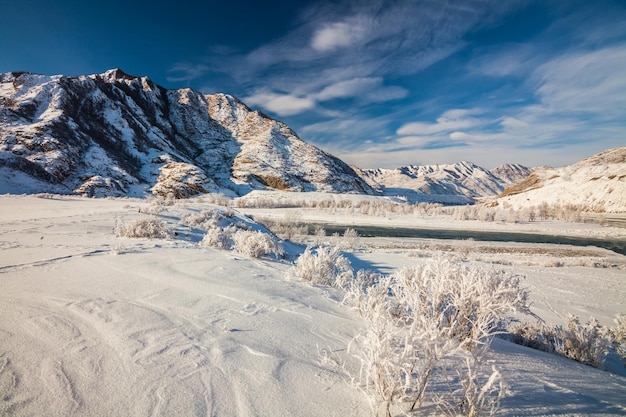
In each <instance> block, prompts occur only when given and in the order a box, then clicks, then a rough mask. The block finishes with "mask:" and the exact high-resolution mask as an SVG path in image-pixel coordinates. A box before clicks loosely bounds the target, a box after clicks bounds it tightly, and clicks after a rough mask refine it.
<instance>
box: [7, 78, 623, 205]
mask: <svg viewBox="0 0 626 417" xmlns="http://www.w3.org/2000/svg"><path fill="white" fill-rule="evenodd" d="M572 169H573V168H572ZM543 172H544V171H543V170H539V171H534V172H533V170H532V169H530V168H527V167H524V166H521V165H517V164H505V165H502V166H500V167H498V168H496V169H493V170H486V169H484V168H481V167H479V166H477V165H475V164H472V163H470V162H460V163H457V164H449V165H426V166H408V167H402V168H397V169H359V168H357V167H350V166H348V165H347V164H346V163H345V162H343V161H341V160H340V159H338V158H336V157H334V156H332V155H330V154H328V153H327V152H324V151H322V150H321V149H319V148H317V147H315V146H313V145H311V144H309V143H307V142H305V141H303V140H301V139H300V138H299V137H298V136H297V134H296V133H295V132H294V131H293V130H292V129H290V128H289V127H288V126H287V125H285V124H284V123H281V122H279V121H276V120H274V119H271V118H270V117H268V116H266V115H265V114H263V113H261V112H259V111H253V110H251V109H250V108H249V107H247V106H246V105H245V104H244V103H243V102H241V101H239V100H238V99H236V98H234V97H232V96H229V95H226V94H202V93H200V92H197V91H194V90H191V89H176V90H167V89H165V88H163V87H161V86H159V85H156V84H155V83H153V82H152V81H151V80H150V79H149V78H147V77H136V76H132V75H129V74H126V73H124V72H123V71H121V70H119V69H114V70H110V71H107V72H105V73H103V74H95V75H86V76H78V77H66V76H62V75H56V76H45V75H37V74H31V73H17V72H11V73H5V74H0V193H6V192H10V193H37V192H52V193H62V194H79V195H85V196H97V197H103V196H144V195H145V194H146V193H148V192H152V193H154V194H157V195H163V196H165V195H173V196H175V197H178V198H184V197H189V196H192V195H196V194H200V193H205V192H222V193H225V194H229V195H232V196H235V195H243V194H246V193H247V192H249V191H251V190H255V189H279V190H286V191H304V192H308V191H323V192H333V193H358V194H381V195H393V196H400V197H403V198H405V199H406V200H408V201H412V202H416V201H430V202H441V203H450V204H466V203H472V202H474V199H476V198H481V197H493V196H496V195H498V194H500V193H502V192H503V191H504V192H505V194H506V193H508V198H509V199H512V198H513V197H512V194H515V193H517V191H515V190H519V192H522V191H524V192H526V191H528V190H526V189H525V188H523V187H524V186H519V187H521V188H515V187H514V188H507V187H510V186H512V185H513V184H515V183H519V182H520V181H523V180H525V179H526V180H525V181H529V179H531V180H530V182H532V183H533V184H535V185H536V184H538V183H539V182H540V183H541V184H543V185H545V186H547V185H549V184H552V182H550V181H551V180H550V179H548V177H549V176H550V175H548V174H545V175H544V174H543ZM590 172H591V171H590ZM594 172H595V171H594ZM611 172H612V171H611ZM529 175H530V177H529ZM554 175H556V174H554ZM559 175H560V176H561V177H564V176H563V175H561V174H559ZM611 175H613V174H611ZM609 176H610V175H609ZM572 177H574V176H572ZM533 178H534V179H533ZM602 178H603V177H602ZM615 178H618V181H619V178H622V179H621V184H622V185H623V183H624V181H623V177H622V176H620V175H618V174H615V176H614V177H613V179H615ZM535 179H537V180H535ZM581 181H582V180H581ZM530 182H526V184H530ZM522 184H524V182H522ZM531 188H532V187H531ZM618 188H619V187H613V189H618ZM507 189H508V190H514V191H513V192H511V191H505V190H507ZM607 190H608V189H607ZM607 192H608V191H607ZM622 195H623V194H622Z"/></svg>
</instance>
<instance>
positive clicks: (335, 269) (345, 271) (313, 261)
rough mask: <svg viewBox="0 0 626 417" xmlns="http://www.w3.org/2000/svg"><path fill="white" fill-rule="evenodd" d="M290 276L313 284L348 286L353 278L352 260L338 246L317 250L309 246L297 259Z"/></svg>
mask: <svg viewBox="0 0 626 417" xmlns="http://www.w3.org/2000/svg"><path fill="white" fill-rule="evenodd" d="M290 276H291V277H292V278H295V279H300V280H304V281H309V282H311V283H313V284H320V285H328V286H333V287H338V288H344V287H346V286H347V285H348V284H349V282H350V281H351V280H352V277H353V272H352V265H351V264H350V261H349V260H348V259H347V258H346V257H345V256H343V255H342V254H341V251H340V250H339V249H338V248H336V247H332V248H331V247H319V248H317V249H316V251H315V252H313V251H311V249H310V248H307V249H306V250H305V251H304V252H303V253H302V255H300V256H299V257H298V259H296V262H295V265H294V267H293V268H292V269H291V271H290Z"/></svg>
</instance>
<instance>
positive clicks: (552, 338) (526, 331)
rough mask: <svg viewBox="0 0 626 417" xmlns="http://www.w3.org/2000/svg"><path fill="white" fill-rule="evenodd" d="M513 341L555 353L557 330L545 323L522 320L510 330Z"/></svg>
mask: <svg viewBox="0 0 626 417" xmlns="http://www.w3.org/2000/svg"><path fill="white" fill-rule="evenodd" d="M510 332H511V334H510V340H511V342H513V343H515V344H518V345H522V346H527V347H529V348H532V349H536V350H540V351H542V352H550V353H553V352H554V349H555V343H556V330H555V329H554V327H549V326H546V325H545V324H543V323H539V322H537V323H529V322H522V323H519V324H516V325H514V326H513V327H512V328H511V330H510Z"/></svg>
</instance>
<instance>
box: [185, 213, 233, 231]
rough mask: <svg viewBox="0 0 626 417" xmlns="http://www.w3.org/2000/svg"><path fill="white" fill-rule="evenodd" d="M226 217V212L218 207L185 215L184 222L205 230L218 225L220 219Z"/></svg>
mask: <svg viewBox="0 0 626 417" xmlns="http://www.w3.org/2000/svg"><path fill="white" fill-rule="evenodd" d="M223 218H224V214H223V213H222V212H221V211H220V210H217V209H208V210H202V211H201V212H200V213H194V214H190V215H188V216H187V217H185V219H184V222H185V223H186V224H187V225H189V226H193V227H200V228H202V229H204V230H210V229H213V228H216V227H217V224H218V222H219V221H220V220H222V219H223Z"/></svg>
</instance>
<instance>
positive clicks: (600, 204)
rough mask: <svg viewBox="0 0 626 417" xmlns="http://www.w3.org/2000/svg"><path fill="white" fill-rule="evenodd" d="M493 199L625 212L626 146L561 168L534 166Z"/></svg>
mask: <svg viewBox="0 0 626 417" xmlns="http://www.w3.org/2000/svg"><path fill="white" fill-rule="evenodd" d="M496 201H497V202H498V203H507V204H508V205H510V206H512V207H515V208H525V207H530V206H538V205H539V204H542V203H546V204H549V205H568V204H569V205H575V206H578V207H579V208H580V209H581V210H583V211H594V212H609V213H626V147H620V148H615V149H609V150H606V151H604V152H601V153H599V154H596V155H593V156H591V157H589V158H587V159H584V160H582V161H580V162H578V163H575V164H572V165H568V166H565V167H562V168H541V169H537V170H535V171H534V172H533V173H532V174H531V175H529V176H528V177H527V178H526V179H525V180H523V181H521V182H519V183H517V184H515V185H514V186H512V187H509V188H507V189H506V190H504V191H503V192H502V193H501V194H500V196H499V197H498V199H497V200H496Z"/></svg>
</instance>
